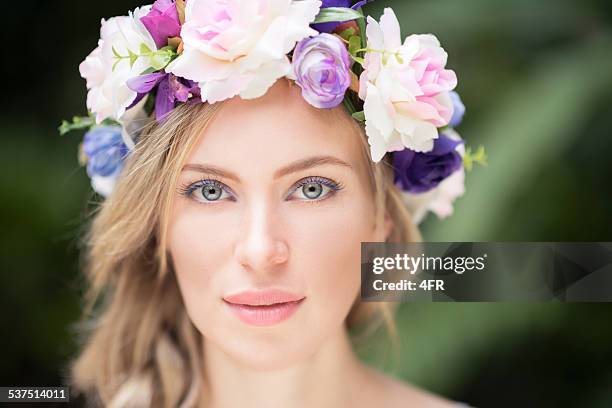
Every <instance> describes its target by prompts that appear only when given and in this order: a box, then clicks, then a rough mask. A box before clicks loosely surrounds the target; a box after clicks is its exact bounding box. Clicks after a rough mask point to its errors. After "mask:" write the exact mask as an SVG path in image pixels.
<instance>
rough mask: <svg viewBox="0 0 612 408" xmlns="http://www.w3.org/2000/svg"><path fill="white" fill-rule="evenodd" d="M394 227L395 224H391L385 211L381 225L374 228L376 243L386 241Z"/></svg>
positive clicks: (391, 221)
mask: <svg viewBox="0 0 612 408" xmlns="http://www.w3.org/2000/svg"><path fill="white" fill-rule="evenodd" d="M394 226H395V224H394V223H393V220H392V219H391V216H390V215H389V213H388V212H387V211H385V217H384V220H383V222H382V224H379V225H378V227H377V228H376V232H375V235H376V236H375V240H376V242H385V241H387V239H389V237H390V236H391V234H392V233H393V228H394Z"/></svg>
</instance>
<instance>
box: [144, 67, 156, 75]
mask: <svg viewBox="0 0 612 408" xmlns="http://www.w3.org/2000/svg"><path fill="white" fill-rule="evenodd" d="M157 71H158V70H157V69H155V68H153V67H149V68H147V69H145V70H144V71H142V72H141V73H140V75H147V74H152V73H154V72H157Z"/></svg>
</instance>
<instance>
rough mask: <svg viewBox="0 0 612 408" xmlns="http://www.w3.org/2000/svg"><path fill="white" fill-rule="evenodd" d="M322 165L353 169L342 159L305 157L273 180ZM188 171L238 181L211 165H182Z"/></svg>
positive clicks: (278, 172)
mask: <svg viewBox="0 0 612 408" xmlns="http://www.w3.org/2000/svg"><path fill="white" fill-rule="evenodd" d="M323 165H334V166H342V167H347V168H349V169H352V168H353V166H351V165H350V164H349V163H347V162H345V161H344V160H342V159H339V158H337V157H334V156H328V155H324V156H313V157H307V158H305V159H300V160H297V161H294V162H293V163H290V164H288V165H286V166H285V167H283V168H280V169H278V170H277V171H276V172H274V178H275V179H278V178H281V177H284V176H286V175H288V174H291V173H296V172H298V171H302V170H307V169H311V168H313V167H318V166H323ZM189 170H190V171H196V172H200V173H206V174H211V175H214V176H218V177H223V178H227V179H230V180H233V181H236V182H238V181H239V177H238V176H236V175H235V174H234V173H232V172H231V171H228V170H224V169H222V168H220V167H216V166H212V165H207V164H199V163H191V164H186V165H184V166H183V169H182V170H181V171H189Z"/></svg>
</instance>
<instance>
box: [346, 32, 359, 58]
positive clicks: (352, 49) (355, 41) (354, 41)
mask: <svg viewBox="0 0 612 408" xmlns="http://www.w3.org/2000/svg"><path fill="white" fill-rule="evenodd" d="M360 48H361V38H359V37H358V36H356V35H354V36H352V37H351V38H349V46H348V50H349V53H350V54H351V55H356V54H357V50H359V49H360Z"/></svg>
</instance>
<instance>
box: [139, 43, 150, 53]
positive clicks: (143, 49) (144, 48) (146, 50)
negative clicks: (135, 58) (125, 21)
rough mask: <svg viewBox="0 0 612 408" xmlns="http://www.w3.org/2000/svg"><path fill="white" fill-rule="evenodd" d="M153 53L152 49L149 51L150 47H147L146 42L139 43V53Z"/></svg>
mask: <svg viewBox="0 0 612 408" xmlns="http://www.w3.org/2000/svg"><path fill="white" fill-rule="evenodd" d="M151 53H153V51H151V49H150V48H149V47H147V44H145V43H141V44H140V54H141V55H143V56H145V55H149V54H151Z"/></svg>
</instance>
